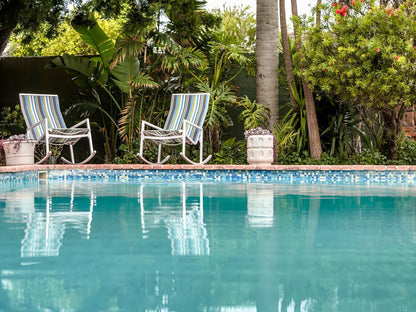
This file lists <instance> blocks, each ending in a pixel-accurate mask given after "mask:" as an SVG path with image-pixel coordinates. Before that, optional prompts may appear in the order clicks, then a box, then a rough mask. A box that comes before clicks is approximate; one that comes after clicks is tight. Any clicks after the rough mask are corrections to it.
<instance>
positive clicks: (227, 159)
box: [213, 138, 247, 165]
mask: <svg viewBox="0 0 416 312" xmlns="http://www.w3.org/2000/svg"><path fill="white" fill-rule="evenodd" d="M213 161H214V163H215V164H231V165H232V164H245V163H246V161H247V142H246V141H245V140H241V141H236V139H235V138H231V139H228V140H226V141H224V142H222V144H221V149H220V151H219V152H218V153H215V154H214V159H213Z"/></svg>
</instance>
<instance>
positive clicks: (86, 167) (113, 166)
mask: <svg viewBox="0 0 416 312" xmlns="http://www.w3.org/2000/svg"><path fill="white" fill-rule="evenodd" d="M45 170H207V171H212V170H216V171H221V170H240V171H241V170H243V171H244V170H247V171H253V170H263V171H416V165H409V166H405V165H400V166H393V165H388V166H386V165H143V164H85V165H66V164H65V165H23V166H1V167H0V174H1V173H14V172H25V171H45Z"/></svg>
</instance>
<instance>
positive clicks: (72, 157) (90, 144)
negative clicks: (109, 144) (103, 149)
mask: <svg viewBox="0 0 416 312" xmlns="http://www.w3.org/2000/svg"><path fill="white" fill-rule="evenodd" d="M90 134H91V132H90ZM88 140H89V146H90V155H89V156H88V157H87V158H86V159H84V160H83V161H81V162H79V163H75V157H74V146H73V145H72V144H71V145H69V152H70V155H71V161H69V160H67V159H66V158H65V157H61V159H62V161H63V162H64V163H66V164H69V165H75V164H78V165H83V164H86V163H87V162H89V161H90V160H91V159H92V158H93V157H94V156H95V154H96V153H97V152H96V151H94V149H93V147H92V137H91V135H89V136H88Z"/></svg>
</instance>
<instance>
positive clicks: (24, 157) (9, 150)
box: [0, 134, 36, 166]
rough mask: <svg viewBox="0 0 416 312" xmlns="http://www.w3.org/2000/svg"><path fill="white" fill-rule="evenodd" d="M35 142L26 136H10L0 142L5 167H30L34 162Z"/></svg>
mask: <svg viewBox="0 0 416 312" xmlns="http://www.w3.org/2000/svg"><path fill="white" fill-rule="evenodd" d="M35 145H36V141H35V140H33V139H30V138H29V137H28V136H27V135H26V134H19V135H12V136H10V137H9V138H8V139H5V140H1V141H0V152H1V153H2V156H3V157H4V156H5V158H6V165H7V166H18V165H32V164H34V160H35V155H34V154H35Z"/></svg>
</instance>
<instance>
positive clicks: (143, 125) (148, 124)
mask: <svg viewBox="0 0 416 312" xmlns="http://www.w3.org/2000/svg"><path fill="white" fill-rule="evenodd" d="M145 126H148V127H150V128H153V129H157V130H165V129H163V128H160V127H158V126H156V125H154V124H151V123H150V122H147V121H145V120H142V130H144V127H145Z"/></svg>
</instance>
